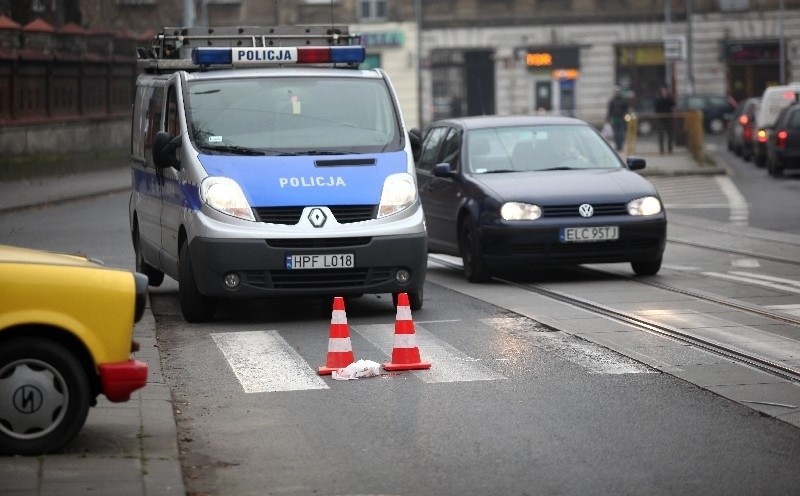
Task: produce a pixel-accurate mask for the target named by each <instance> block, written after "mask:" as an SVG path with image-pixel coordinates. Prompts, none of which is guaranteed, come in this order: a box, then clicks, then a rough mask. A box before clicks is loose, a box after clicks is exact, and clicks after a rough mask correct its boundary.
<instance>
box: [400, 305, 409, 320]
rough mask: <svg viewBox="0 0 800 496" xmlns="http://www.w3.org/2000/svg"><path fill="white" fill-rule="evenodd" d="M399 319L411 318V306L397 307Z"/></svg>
mask: <svg viewBox="0 0 800 496" xmlns="http://www.w3.org/2000/svg"><path fill="white" fill-rule="evenodd" d="M397 320H411V307H397Z"/></svg>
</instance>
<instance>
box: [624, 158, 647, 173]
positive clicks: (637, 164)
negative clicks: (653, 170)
mask: <svg viewBox="0 0 800 496" xmlns="http://www.w3.org/2000/svg"><path fill="white" fill-rule="evenodd" d="M627 162H628V169H630V170H632V171H635V170H642V169H644V167H645V166H646V165H647V160H645V159H643V158H641V157H628V159H627Z"/></svg>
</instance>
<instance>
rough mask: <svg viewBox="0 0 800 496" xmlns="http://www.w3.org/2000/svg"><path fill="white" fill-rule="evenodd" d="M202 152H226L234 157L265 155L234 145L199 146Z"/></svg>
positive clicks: (261, 152)
mask: <svg viewBox="0 0 800 496" xmlns="http://www.w3.org/2000/svg"><path fill="white" fill-rule="evenodd" d="M200 148H202V149H203V150H209V151H213V152H221V153H222V152H228V153H233V154H235V155H266V152H264V151H262V150H257V149H255V148H248V147H246V146H236V145H223V146H201V147H200Z"/></svg>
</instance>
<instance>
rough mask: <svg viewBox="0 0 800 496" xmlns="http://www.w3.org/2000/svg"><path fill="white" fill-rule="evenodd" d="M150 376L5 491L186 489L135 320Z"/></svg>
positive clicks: (116, 173)
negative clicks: (64, 447) (72, 439)
mask: <svg viewBox="0 0 800 496" xmlns="http://www.w3.org/2000/svg"><path fill="white" fill-rule="evenodd" d="M633 155H636V156H640V157H643V158H645V159H646V160H647V167H646V168H645V169H644V171H642V175H645V176H647V175H689V174H724V173H725V170H724V169H723V168H721V167H718V166H714V165H702V166H701V165H698V164H697V163H696V162H695V161H694V159H693V158H692V157H691V156H690V155H689V154H688V152H687V151H686V150H685V149H684V148H677V149H676V150H675V152H674V153H673V154H668V155H661V154H659V153H658V146H657V144H656V143H655V142H651V141H646V140H645V141H643V140H639V141H638V143H637V149H636V152H635V153H634V154H633ZM129 188H130V171H129V169H128V168H125V167H121V168H114V169H109V170H104V171H95V172H87V173H83V174H72V175H66V176H58V177H41V178H35V179H26V180H15V181H6V182H0V192H1V193H0V214H2V213H5V212H11V211H13V210H17V209H24V208H35V207H39V206H42V205H46V204H57V203H61V202H66V201H71V200H77V199H80V198H86V197H91V196H96V195H101V194H107V193H111V192H118V191H126V190H128V189H129ZM135 336H136V339H137V340H138V341H139V343H140V344H141V351H139V352H138V353H136V354H135V356H136V357H137V358H138V359H140V360H143V361H145V362H147V364H148V367H149V371H150V377H149V378H148V383H147V386H145V388H143V389H142V390H140V391H137V392H136V393H134V395H133V396H132V397H131V401H129V402H127V403H118V404H114V403H110V402H108V401H106V400H105V398H104V397H102V396H101V397H100V398H99V399H98V400H99V403H98V406H96V407H94V408H92V409H91V410H90V413H89V418H88V419H87V422H86V425H85V426H84V428H83V430H82V431H81V433H80V434H79V435H78V437H77V438H76V439H75V441H74V442H73V443H71V444H70V446H69V448H68V449H67V451H66V452H64V453H61V454H57V455H47V456H43V457H38V458H25V457H0V496H11V495H14V496H34V495H51V494H52V495H59V496H70V495H85V494H87V493H92V494H98V495H105V494H114V495H115V496H126V495H131V496H160V495H167V496H169V495H176V496H177V495H185V493H186V491H185V488H184V485H183V477H182V472H181V465H180V459H179V452H178V444H177V443H178V441H177V428H176V424H175V415H174V411H173V406H172V399H171V394H170V388H169V386H168V385H167V384H166V383H165V381H164V378H163V376H162V374H161V362H160V356H159V349H158V347H157V344H156V332H155V319H154V318H153V315H152V313H150V312H149V311H148V312H145V315H144V317H143V318H142V320H141V321H140V322H139V323H138V324H137V325H136V329H135Z"/></svg>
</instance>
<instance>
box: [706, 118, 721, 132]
mask: <svg viewBox="0 0 800 496" xmlns="http://www.w3.org/2000/svg"><path fill="white" fill-rule="evenodd" d="M724 130H725V121H724V120H722V119H720V118H718V117H717V118H714V119H711V120H710V121H708V132H710V133H711V134H720V133H722V131H724Z"/></svg>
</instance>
